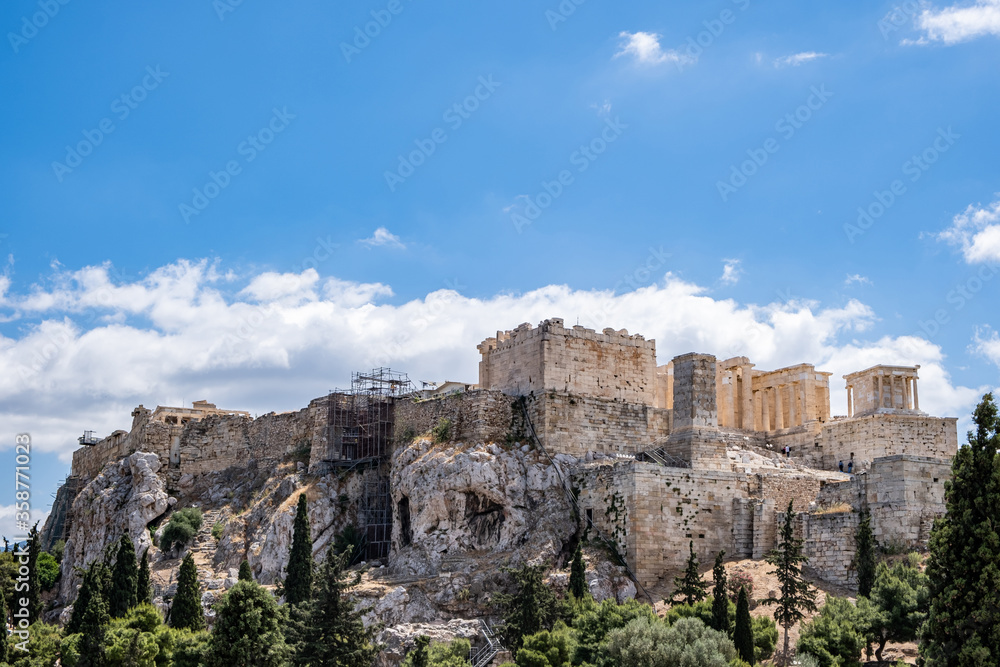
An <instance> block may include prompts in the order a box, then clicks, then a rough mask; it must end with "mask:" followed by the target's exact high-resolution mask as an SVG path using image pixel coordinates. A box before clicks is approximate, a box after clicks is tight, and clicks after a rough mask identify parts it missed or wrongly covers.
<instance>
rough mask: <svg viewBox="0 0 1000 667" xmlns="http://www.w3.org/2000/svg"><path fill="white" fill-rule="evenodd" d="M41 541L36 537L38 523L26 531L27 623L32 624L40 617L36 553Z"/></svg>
mask: <svg viewBox="0 0 1000 667" xmlns="http://www.w3.org/2000/svg"><path fill="white" fill-rule="evenodd" d="M41 552H42V541H41V539H39V537H38V523H37V522H35V525H34V526H32V527H31V530H30V531H29V532H28V623H29V624H34V623H35V622H37V621H38V620H40V619H41V617H42V587H41V584H40V582H39V577H38V554H40V553H41Z"/></svg>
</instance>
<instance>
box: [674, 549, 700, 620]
mask: <svg viewBox="0 0 1000 667" xmlns="http://www.w3.org/2000/svg"><path fill="white" fill-rule="evenodd" d="M706 597H708V586H707V585H706V584H705V582H704V581H702V579H701V575H700V574H698V557H697V556H696V555H695V554H694V540H691V541H690V542H688V561H687V567H685V568H684V574H683V575H682V576H679V577H675V578H674V594H673V597H671V598H670V604H678V603H679V602H683V603H684V604H694V603H695V602H701V601H702V600H704V599H705V598H706Z"/></svg>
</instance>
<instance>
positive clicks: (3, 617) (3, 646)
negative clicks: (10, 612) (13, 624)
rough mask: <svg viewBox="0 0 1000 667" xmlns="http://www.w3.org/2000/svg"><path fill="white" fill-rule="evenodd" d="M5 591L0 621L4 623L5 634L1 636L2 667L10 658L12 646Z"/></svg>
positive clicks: (0, 607)
mask: <svg viewBox="0 0 1000 667" xmlns="http://www.w3.org/2000/svg"><path fill="white" fill-rule="evenodd" d="M5 598H6V596H5V595H4V593H3V591H0V621H2V622H3V634H2V635H0V665H2V664H4V663H6V662H7V661H8V660H9V659H10V658H9V657H8V656H9V653H10V645H9V644H8V642H7V601H6V599H5Z"/></svg>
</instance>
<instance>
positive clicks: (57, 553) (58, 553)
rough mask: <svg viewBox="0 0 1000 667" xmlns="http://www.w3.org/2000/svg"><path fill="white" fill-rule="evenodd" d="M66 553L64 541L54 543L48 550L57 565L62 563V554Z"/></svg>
mask: <svg viewBox="0 0 1000 667" xmlns="http://www.w3.org/2000/svg"><path fill="white" fill-rule="evenodd" d="M64 551H66V540H56V543H55V544H53V545H52V549H50V550H49V553H51V554H52V555H53V556H54V557H55V559H56V562H57V563H62V559H63V552H64Z"/></svg>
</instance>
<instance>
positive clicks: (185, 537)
mask: <svg viewBox="0 0 1000 667" xmlns="http://www.w3.org/2000/svg"><path fill="white" fill-rule="evenodd" d="M200 528H201V510H200V509H198V508H197V507H185V508H184V509H182V510H177V511H176V512H174V513H173V514H172V515H171V517H170V521H168V522H167V527H166V528H164V529H163V536H162V537H161V538H160V548H161V549H163V550H164V551H170V549H171V547H173V546H174V545H175V544H176V545H184V544H187V543H188V542H190V541H191V540H192V539H194V536H195V535H197V534H198V530H199V529H200Z"/></svg>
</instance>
